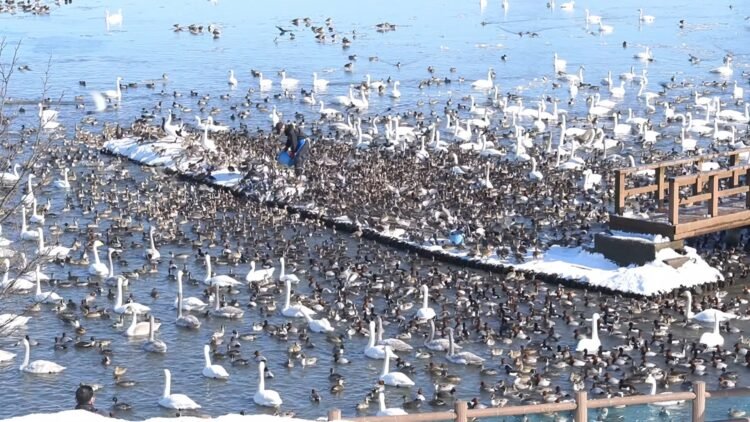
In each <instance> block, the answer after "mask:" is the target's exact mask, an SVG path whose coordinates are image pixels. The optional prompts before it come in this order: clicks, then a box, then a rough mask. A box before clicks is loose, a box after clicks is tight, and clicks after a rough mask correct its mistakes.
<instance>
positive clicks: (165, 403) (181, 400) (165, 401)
mask: <svg viewBox="0 0 750 422" xmlns="http://www.w3.org/2000/svg"><path fill="white" fill-rule="evenodd" d="M171 384H172V374H171V373H170V372H169V369H165V370H164V394H162V396H161V398H160V399H159V406H161V407H166V408H167V409H175V410H185V409H200V407H201V406H200V405H199V404H198V403H196V402H194V401H193V400H192V399H191V398H190V397H188V396H186V395H184V394H171V392H170V389H171Z"/></svg>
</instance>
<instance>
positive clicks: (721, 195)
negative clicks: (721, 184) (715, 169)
mask: <svg viewBox="0 0 750 422" xmlns="http://www.w3.org/2000/svg"><path fill="white" fill-rule="evenodd" d="M748 191H750V186H737V187H736V188H729V189H724V190H720V191H719V198H725V197H727V196H734V195H739V194H742V193H745V192H748Z"/></svg>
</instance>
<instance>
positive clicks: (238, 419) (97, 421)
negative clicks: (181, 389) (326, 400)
mask: <svg viewBox="0 0 750 422" xmlns="http://www.w3.org/2000/svg"><path fill="white" fill-rule="evenodd" d="M3 420H4V421H7V422H57V421H75V422H112V421H121V420H123V419H115V418H108V417H105V416H102V415H98V414H96V413H91V412H87V411H85V410H66V411H64V412H58V413H34V414H31V415H26V416H18V417H15V418H10V419H3ZM176 420H179V421H181V422H198V421H207V420H211V421H216V422H311V421H308V420H307V419H295V418H285V417H280V416H270V415H224V416H219V417H216V418H212V419H206V418H201V417H193V416H183V417H181V418H179V419H175V418H151V419H147V420H146V422H174V421H176Z"/></svg>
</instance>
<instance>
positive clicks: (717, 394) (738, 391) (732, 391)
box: [706, 387, 750, 399]
mask: <svg viewBox="0 0 750 422" xmlns="http://www.w3.org/2000/svg"><path fill="white" fill-rule="evenodd" d="M746 396H750V388H748V387H737V388H728V389H725V390H714V391H706V397H708V398H710V399H714V398H716V399H723V398H728V397H746Z"/></svg>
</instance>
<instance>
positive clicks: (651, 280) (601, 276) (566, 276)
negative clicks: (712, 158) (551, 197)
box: [104, 138, 723, 296]
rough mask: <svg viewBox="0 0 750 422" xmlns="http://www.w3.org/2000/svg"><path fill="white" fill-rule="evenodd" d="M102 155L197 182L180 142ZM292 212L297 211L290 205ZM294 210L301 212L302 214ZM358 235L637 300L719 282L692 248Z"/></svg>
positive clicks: (223, 182)
mask: <svg viewBox="0 0 750 422" xmlns="http://www.w3.org/2000/svg"><path fill="white" fill-rule="evenodd" d="M104 149H105V150H106V151H108V152H109V153H112V154H116V155H120V156H123V157H126V158H129V159H131V160H134V161H137V162H139V163H142V164H146V165H151V166H165V167H167V168H169V169H171V170H173V171H176V172H179V173H181V174H184V175H186V176H196V175H195V174H191V173H190V171H189V170H188V167H189V166H188V163H190V162H191V161H190V159H189V158H186V157H184V156H183V155H184V154H183V152H184V150H183V149H182V147H181V145H180V143H179V141H178V142H175V141H173V140H169V141H168V142H164V141H157V142H152V143H143V142H139V141H137V140H135V139H133V138H124V139H115V140H110V141H107V142H106V143H105V144H104ZM212 176H213V177H212V178H211V179H209V180H206V179H205V178H202V181H204V182H206V183H211V184H214V185H217V186H221V187H225V188H229V189H237V188H238V186H239V184H240V182H241V180H242V175H241V174H239V173H237V172H233V171H229V170H226V169H224V170H221V169H218V170H215V171H213V172H212ZM290 207H291V208H295V207H294V206H292V205H290ZM297 209H298V210H304V209H303V208H297ZM306 211H310V210H306ZM320 218H324V219H327V220H329V221H330V222H333V223H339V224H342V223H343V224H347V223H348V224H351V220H350V219H349V218H348V217H344V216H341V217H330V216H320ZM362 229H363V230H366V231H368V232H369V233H370V234H372V235H374V236H377V237H380V238H387V239H390V240H392V241H394V242H398V243H401V244H403V245H405V246H409V247H412V248H419V249H421V250H424V251H429V252H430V253H432V254H433V255H436V256H438V257H442V258H446V259H451V260H456V259H462V260H465V261H466V262H467V263H471V264H479V265H478V266H481V267H483V268H495V269H498V270H502V269H504V268H509V267H512V268H515V269H517V270H520V271H533V272H534V273H537V274H545V275H548V276H550V277H554V278H557V279H559V280H565V281H569V282H573V283H576V284H581V285H585V286H590V287H593V288H599V289H602V290H607V291H615V292H623V293H630V294H635V295H641V296H652V295H656V294H660V293H667V292H670V291H673V290H675V289H680V288H690V287H694V286H698V285H701V284H706V283H713V282H716V281H718V280H721V279H723V277H722V275H721V273H720V272H719V271H718V270H717V269H715V268H713V267H711V266H710V265H709V264H708V263H707V262H705V261H704V260H703V259H702V258H701V257H700V256H699V255H698V254H697V253H696V251H695V250H694V249H691V248H685V249H686V255H684V256H686V257H687V258H689V260H688V262H686V263H685V264H684V265H682V266H681V267H680V268H677V269H675V268H673V267H672V266H670V265H668V264H666V263H665V262H663V260H665V259H669V258H674V257H677V256H681V255H680V254H678V253H677V252H676V251H674V250H672V249H668V248H667V249H663V250H661V251H660V252H659V253H658V255H657V259H656V260H654V261H653V262H650V263H647V264H645V265H642V266H635V265H631V266H629V267H624V268H623V267H619V266H618V265H617V264H615V263H613V262H612V261H609V260H607V259H606V258H604V256H602V255H601V254H598V253H592V252H589V251H587V250H585V249H584V248H581V247H577V248H567V247H562V246H553V247H551V248H550V249H549V250H547V251H545V252H544V253H543V254H542V256H540V257H537V258H534V257H532V256H528V257H527V259H526V261H525V262H523V263H516V262H510V261H509V260H507V259H503V258H502V257H499V256H497V255H495V254H491V255H489V256H484V257H481V258H480V257H476V256H474V257H472V256H470V255H469V252H468V251H467V250H466V249H463V248H460V247H459V248H457V247H453V246H451V245H450V242H449V241H448V239H438V242H435V241H434V240H431V241H429V242H428V241H424V242H419V241H415V240H413V239H408V238H406V237H405V236H406V233H405V231H404V230H401V229H394V230H391V231H389V232H377V231H375V230H374V229H373V228H362ZM615 235H616V236H621V237H636V238H640V239H641V240H642V241H645V242H655V243H661V242H664V241H665V240H666V239H663V238H661V237H657V238H654V237H652V236H651V237H650V236H644V235H635V234H631V233H615Z"/></svg>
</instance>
